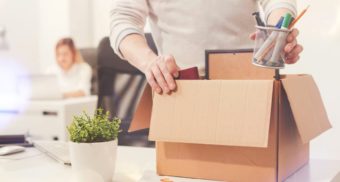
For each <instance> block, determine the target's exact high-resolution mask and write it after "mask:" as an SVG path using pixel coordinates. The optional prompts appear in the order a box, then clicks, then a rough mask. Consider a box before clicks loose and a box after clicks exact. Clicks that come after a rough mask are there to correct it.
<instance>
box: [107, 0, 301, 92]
mask: <svg viewBox="0 0 340 182" xmlns="http://www.w3.org/2000/svg"><path fill="white" fill-rule="evenodd" d="M113 3H114V4H113V7H112V11H111V34H110V40H111V45H112V48H113V49H114V51H115V53H116V54H118V55H119V56H120V57H121V58H123V59H126V60H128V61H129V62H130V63H131V64H132V65H134V66H135V67H137V68H138V69H140V70H141V71H142V72H143V73H144V74H145V76H146V78H147V80H148V83H149V84H150V86H151V87H152V89H153V90H154V91H155V92H157V93H162V92H164V93H170V92H171V91H172V90H174V89H175V88H176V85H175V82H174V77H176V76H177V75H178V70H179V69H180V68H181V69H184V68H188V67H193V66H198V68H199V70H200V74H201V75H203V74H204V71H203V70H204V51H205V50H206V49H240V48H250V47H252V46H253V45H252V44H253V43H252V41H251V40H250V39H249V35H250V34H251V33H252V32H254V29H255V28H254V21H253V17H252V16H251V14H252V13H253V12H254V11H256V10H257V9H259V7H261V8H262V9H263V12H264V19H265V20H266V22H267V24H268V25H275V24H276V22H277V21H278V20H279V19H280V17H281V16H283V15H284V14H285V13H287V12H289V13H291V14H292V15H293V16H295V15H296V2H295V0H248V1H239V0H227V1H219V0H212V1H211V0H209V1H206V0H199V1H191V0H187V1H183V0H175V1H162V0H114V2H113ZM147 17H149V20H150V24H151V31H152V33H153V38H154V40H155V42H156V45H157V49H158V52H159V55H158V56H157V55H155V54H154V53H153V52H152V50H151V49H150V48H149V47H148V45H147V43H146V41H145V39H144V37H143V35H144V34H143V28H144V26H145V22H146V18H147ZM297 35H298V30H296V29H293V31H292V32H291V33H290V35H289V36H288V37H287V45H286V46H285V48H284V50H285V52H286V58H287V59H286V63H295V62H296V61H297V60H298V59H299V53H300V52H301V51H302V46H301V45H298V44H297V41H296V37H297ZM251 38H254V34H252V36H251Z"/></svg>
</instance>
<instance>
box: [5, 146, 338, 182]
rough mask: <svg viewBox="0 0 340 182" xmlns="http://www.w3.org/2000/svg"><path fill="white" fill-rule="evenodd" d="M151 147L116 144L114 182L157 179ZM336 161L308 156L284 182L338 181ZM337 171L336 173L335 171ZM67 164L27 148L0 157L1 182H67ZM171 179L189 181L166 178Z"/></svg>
mask: <svg viewBox="0 0 340 182" xmlns="http://www.w3.org/2000/svg"><path fill="white" fill-rule="evenodd" d="M155 166H156V162H155V150H154V149H153V148H140V147H122V146H119V147H118V156H117V163H116V172H115V177H114V181H115V182H132V181H139V182H153V181H154V182H159V181H160V179H162V178H165V177H158V176H157V175H156V172H155ZM339 172H340V161H332V160H321V159H311V160H310V163H309V164H308V165H306V166H304V167H303V168H302V169H301V170H299V171H298V172H296V173H295V174H294V175H292V176H291V177H290V178H289V179H288V180H286V182H340V173H339ZM338 173H339V174H338ZM72 176H74V175H73V174H72V170H71V167H69V166H64V165H62V164H60V163H58V162H56V161H54V160H53V159H51V158H49V157H48V156H46V155H45V154H44V153H41V152H39V151H38V150H36V149H35V148H28V149H27V150H26V151H25V152H24V153H19V154H15V155H11V156H7V157H0V181H1V182H47V181H48V182H57V181H58V182H60V181H62V182H71V181H73V180H72V179H74V178H73V177H72ZM169 178H170V179H172V180H173V181H176V182H177V181H180V182H192V181H201V182H203V181H205V180H192V179H183V178H175V177H169Z"/></svg>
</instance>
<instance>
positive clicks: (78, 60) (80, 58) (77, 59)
mask: <svg viewBox="0 0 340 182" xmlns="http://www.w3.org/2000/svg"><path fill="white" fill-rule="evenodd" d="M64 45H65V46H68V47H69V48H70V49H71V52H72V54H73V61H74V63H82V62H84V58H83V56H82V55H81V54H80V52H79V51H78V49H77V48H76V45H75V43H74V41H73V39H72V38H69V37H66V38H62V39H60V40H59V41H58V42H57V44H56V46H55V50H56V51H57V49H58V48H59V47H60V46H64Z"/></svg>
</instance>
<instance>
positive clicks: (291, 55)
mask: <svg viewBox="0 0 340 182" xmlns="http://www.w3.org/2000/svg"><path fill="white" fill-rule="evenodd" d="M298 35H299V30H298V29H296V28H294V29H293V30H292V31H291V32H290V33H289V35H288V36H287V39H286V45H285V47H284V51H285V56H286V63H287V64H294V63H296V62H297V61H298V60H299V59H300V53H301V52H302V51H303V47H302V46H301V45H300V44H298V42H297V36H298ZM255 38H256V32H255V33H252V34H251V35H250V39H252V40H255Z"/></svg>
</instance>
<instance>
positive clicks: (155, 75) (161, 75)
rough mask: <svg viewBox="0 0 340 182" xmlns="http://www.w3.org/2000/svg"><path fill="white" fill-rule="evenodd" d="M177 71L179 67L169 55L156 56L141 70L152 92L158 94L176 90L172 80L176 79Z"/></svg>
mask: <svg viewBox="0 0 340 182" xmlns="http://www.w3.org/2000/svg"><path fill="white" fill-rule="evenodd" d="M178 71H179V67H178V66H177V64H176V62H175V58H174V57H173V56H171V55H170V56H157V57H156V58H155V59H154V60H152V61H150V62H149V63H148V64H147V65H146V67H145V69H144V70H143V72H144V74H145V77H146V79H147V81H148V83H149V84H150V86H151V88H152V90H153V91H155V92H156V93H158V94H161V93H167V94H169V93H171V91H174V90H175V89H176V83H175V79H174V78H176V77H178V74H179V73H178Z"/></svg>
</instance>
